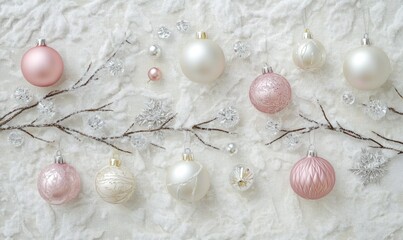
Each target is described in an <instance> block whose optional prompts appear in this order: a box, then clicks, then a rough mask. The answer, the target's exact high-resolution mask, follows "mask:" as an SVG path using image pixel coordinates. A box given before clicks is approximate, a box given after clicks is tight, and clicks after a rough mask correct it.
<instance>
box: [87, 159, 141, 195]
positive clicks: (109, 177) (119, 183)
mask: <svg viewBox="0 0 403 240" xmlns="http://www.w3.org/2000/svg"><path fill="white" fill-rule="evenodd" d="M120 165H121V162H120V160H118V159H115V158H112V159H111V160H110V165H109V166H106V167H104V168H102V169H101V170H99V172H98V173H97V175H96V177H95V188H96V190H97V192H98V194H99V196H100V197H101V198H102V199H103V200H104V201H106V202H109V203H123V202H126V201H127V200H129V199H130V197H131V196H132V194H133V192H134V190H135V182H134V177H133V174H132V173H131V172H130V171H129V170H128V169H127V168H125V167H122V166H120Z"/></svg>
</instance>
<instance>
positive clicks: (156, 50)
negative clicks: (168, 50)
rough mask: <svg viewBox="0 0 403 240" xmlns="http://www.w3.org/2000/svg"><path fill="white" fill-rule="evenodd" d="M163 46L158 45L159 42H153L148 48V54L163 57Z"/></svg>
mask: <svg viewBox="0 0 403 240" xmlns="http://www.w3.org/2000/svg"><path fill="white" fill-rule="evenodd" d="M161 53H162V50H161V47H160V46H158V45H157V44H153V45H151V46H150V47H149V48H148V54H149V55H150V56H151V57H153V58H159V57H161Z"/></svg>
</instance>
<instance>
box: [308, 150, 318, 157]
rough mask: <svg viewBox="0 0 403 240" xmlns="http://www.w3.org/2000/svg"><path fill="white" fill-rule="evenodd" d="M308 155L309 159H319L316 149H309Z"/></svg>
mask: <svg viewBox="0 0 403 240" xmlns="http://www.w3.org/2000/svg"><path fill="white" fill-rule="evenodd" d="M306 155H307V156H308V157H317V156H318V153H317V152H316V151H315V150H314V149H309V150H308V152H307V154H306Z"/></svg>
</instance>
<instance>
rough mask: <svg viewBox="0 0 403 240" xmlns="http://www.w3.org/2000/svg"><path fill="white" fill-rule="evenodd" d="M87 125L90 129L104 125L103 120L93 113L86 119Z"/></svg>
mask: <svg viewBox="0 0 403 240" xmlns="http://www.w3.org/2000/svg"><path fill="white" fill-rule="evenodd" d="M88 125H89V126H90V127H91V128H92V129H94V130H98V129H101V128H103V127H104V125H105V121H104V120H103V119H102V118H101V117H100V116H99V115H94V116H92V117H90V118H89V119H88Z"/></svg>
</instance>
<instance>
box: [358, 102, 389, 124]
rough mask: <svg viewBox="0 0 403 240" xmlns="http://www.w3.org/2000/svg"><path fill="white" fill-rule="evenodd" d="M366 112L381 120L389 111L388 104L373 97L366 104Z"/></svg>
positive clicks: (371, 116)
mask: <svg viewBox="0 0 403 240" xmlns="http://www.w3.org/2000/svg"><path fill="white" fill-rule="evenodd" d="M364 112H365V113H366V114H367V115H368V116H369V117H370V118H372V119H374V120H380V119H382V118H383V117H385V115H386V113H387V112H388V105H386V103H384V102H382V101H381V100H378V99H371V100H370V101H369V103H368V104H367V105H366V106H365V108H364Z"/></svg>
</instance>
